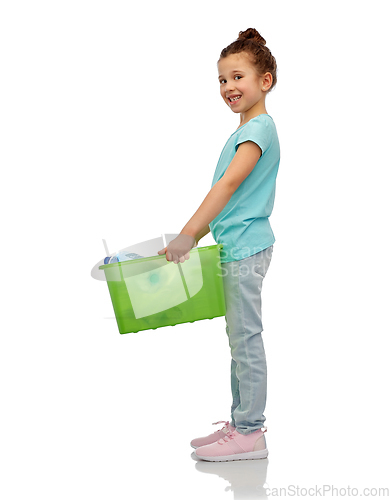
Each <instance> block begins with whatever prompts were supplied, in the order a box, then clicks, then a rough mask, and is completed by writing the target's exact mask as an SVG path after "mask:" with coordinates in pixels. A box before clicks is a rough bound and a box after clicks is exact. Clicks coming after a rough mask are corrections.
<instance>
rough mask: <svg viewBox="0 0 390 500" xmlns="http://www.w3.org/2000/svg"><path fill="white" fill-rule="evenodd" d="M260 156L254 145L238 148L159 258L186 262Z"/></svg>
mask: <svg viewBox="0 0 390 500" xmlns="http://www.w3.org/2000/svg"><path fill="white" fill-rule="evenodd" d="M260 156H261V149H260V147H259V146H258V145H257V144H255V143H254V142H251V141H247V142H244V143H242V144H240V146H239V147H238V150H237V152H236V154H235V155H234V158H233V160H232V161H231V162H230V165H229V166H228V168H227V169H226V172H225V173H224V175H223V176H222V177H221V179H220V180H219V181H218V182H217V183H216V184H214V186H213V187H212V188H211V189H210V191H209V193H208V194H207V196H206V198H205V199H204V200H203V202H202V204H201V205H200V207H199V208H198V210H197V211H196V212H195V213H194V215H193V216H192V217H191V219H190V220H189V221H188V222H187V224H186V225H185V226H184V227H183V229H182V230H181V232H180V234H179V236H177V237H176V238H175V239H174V240H172V241H171V242H170V243H169V245H168V246H167V247H166V248H164V249H163V250H160V251H159V252H158V254H159V255H162V254H163V253H166V257H167V260H170V261H173V262H175V263H178V262H179V261H180V262H184V260H187V259H189V252H190V250H191V248H193V247H194V245H195V243H196V241H197V240H196V238H197V237H198V235H199V234H202V233H203V231H204V230H205V228H206V226H208V225H209V224H210V222H211V221H212V220H214V219H215V218H216V217H217V215H218V214H219V213H221V212H222V210H223V209H224V208H225V206H226V205H227V203H228V201H229V200H230V198H231V197H232V195H233V193H234V192H235V191H236V189H237V188H238V186H239V185H240V184H241V183H242V182H243V180H244V179H246V178H247V177H248V175H249V174H250V173H251V172H252V170H253V169H254V168H255V165H256V163H257V162H258V160H259V158H260ZM205 234H207V233H205ZM199 239H200V238H199Z"/></svg>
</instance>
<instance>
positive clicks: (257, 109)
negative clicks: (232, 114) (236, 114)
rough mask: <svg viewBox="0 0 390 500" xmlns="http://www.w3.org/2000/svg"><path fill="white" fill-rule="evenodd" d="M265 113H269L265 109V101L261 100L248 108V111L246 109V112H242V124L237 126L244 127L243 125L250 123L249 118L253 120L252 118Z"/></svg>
mask: <svg viewBox="0 0 390 500" xmlns="http://www.w3.org/2000/svg"><path fill="white" fill-rule="evenodd" d="M264 114H266V115H267V114H268V113H267V110H266V109H265V102H264V101H260V102H259V103H258V104H257V105H256V106H253V108H251V109H248V111H246V112H245V113H240V125H239V126H238V127H237V128H240V127H242V126H243V125H245V124H246V123H248V122H249V120H252V118H256V116H259V115H264Z"/></svg>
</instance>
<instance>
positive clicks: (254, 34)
mask: <svg viewBox="0 0 390 500" xmlns="http://www.w3.org/2000/svg"><path fill="white" fill-rule="evenodd" d="M250 39H252V40H255V41H256V42H257V43H259V44H260V45H265V44H266V41H265V40H264V38H263V37H262V36H261V35H260V33H259V32H258V31H257V30H256V29H255V28H248V29H247V30H245V31H240V33H239V34H238V40H250Z"/></svg>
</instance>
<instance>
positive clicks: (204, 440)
mask: <svg viewBox="0 0 390 500" xmlns="http://www.w3.org/2000/svg"><path fill="white" fill-rule="evenodd" d="M217 424H225V425H224V427H222V429H220V430H219V431H215V432H213V434H210V435H209V436H205V437H201V438H197V439H193V440H192V441H191V446H192V447H193V448H195V449H196V448H200V447H201V446H206V445H207V444H212V443H215V442H216V441H218V439H222V438H223V437H225V436H226V435H227V434H228V432H233V431H234V429H235V427H232V426H231V425H230V422H225V421H224V420H220V421H219V422H214V423H213V425H217Z"/></svg>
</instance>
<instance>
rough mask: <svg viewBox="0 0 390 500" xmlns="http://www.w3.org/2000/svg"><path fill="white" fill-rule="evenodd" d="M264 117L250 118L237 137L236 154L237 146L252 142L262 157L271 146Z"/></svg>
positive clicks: (269, 132) (269, 134)
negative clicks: (259, 150) (257, 147)
mask: <svg viewBox="0 0 390 500" xmlns="http://www.w3.org/2000/svg"><path fill="white" fill-rule="evenodd" d="M263 117H264V115H260V116H256V118H252V120H250V121H249V122H248V123H247V124H246V125H244V126H243V127H242V130H241V131H240V133H239V134H238V135H237V143H236V146H235V147H236V152H237V149H238V146H239V145H240V144H242V143H243V142H247V141H252V142H254V143H255V144H257V145H258V146H259V148H260V149H261V153H262V155H264V153H265V152H266V151H267V149H268V148H269V146H270V144H271V130H270V126H269V123H268V121H267V119H265V118H263Z"/></svg>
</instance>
